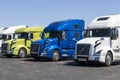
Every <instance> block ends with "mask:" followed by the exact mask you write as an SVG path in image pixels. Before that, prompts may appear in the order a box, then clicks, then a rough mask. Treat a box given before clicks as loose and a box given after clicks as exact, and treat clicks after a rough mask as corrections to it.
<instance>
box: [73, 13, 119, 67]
mask: <svg viewBox="0 0 120 80" xmlns="http://www.w3.org/2000/svg"><path fill="white" fill-rule="evenodd" d="M84 35H85V37H84V38H83V39H82V40H80V41H78V42H77V44H76V50H75V56H74V61H75V62H77V63H83V62H93V61H95V62H99V63H104V64H105V65H106V66H110V65H111V64H112V63H113V62H116V61H119V60H120V14H116V15H106V16H100V17H97V18H95V19H94V20H93V21H92V22H91V23H90V24H89V26H88V28H87V30H85V34H84Z"/></svg>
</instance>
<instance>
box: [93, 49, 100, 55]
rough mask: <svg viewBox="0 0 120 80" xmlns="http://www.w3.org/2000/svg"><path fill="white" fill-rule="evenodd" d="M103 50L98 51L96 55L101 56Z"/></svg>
mask: <svg viewBox="0 0 120 80" xmlns="http://www.w3.org/2000/svg"><path fill="white" fill-rule="evenodd" d="M101 52H102V50H99V51H97V52H96V53H95V54H94V56H99V55H100V54H101Z"/></svg>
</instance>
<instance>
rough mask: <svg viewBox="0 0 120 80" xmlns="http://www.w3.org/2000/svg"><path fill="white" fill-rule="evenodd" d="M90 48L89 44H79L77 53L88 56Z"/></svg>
mask: <svg viewBox="0 0 120 80" xmlns="http://www.w3.org/2000/svg"><path fill="white" fill-rule="evenodd" d="M89 50H90V45H89V44H77V55H80V56H88V55H89Z"/></svg>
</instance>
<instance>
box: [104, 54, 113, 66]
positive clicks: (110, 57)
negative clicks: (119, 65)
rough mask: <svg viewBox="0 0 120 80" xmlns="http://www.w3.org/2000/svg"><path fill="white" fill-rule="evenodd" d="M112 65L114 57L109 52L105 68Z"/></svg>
mask: <svg viewBox="0 0 120 80" xmlns="http://www.w3.org/2000/svg"><path fill="white" fill-rule="evenodd" d="M111 64H112V55H111V53H110V52H107V54H106V57H105V66H110V65H111Z"/></svg>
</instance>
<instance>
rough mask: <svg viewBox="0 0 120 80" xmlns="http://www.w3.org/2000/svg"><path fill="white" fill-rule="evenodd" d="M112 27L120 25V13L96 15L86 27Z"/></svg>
mask: <svg viewBox="0 0 120 80" xmlns="http://www.w3.org/2000/svg"><path fill="white" fill-rule="evenodd" d="M114 27H120V14H114V15H106V16H100V17H97V18H95V19H94V20H93V21H92V22H91V23H90V24H89V26H88V29H93V28H114Z"/></svg>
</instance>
